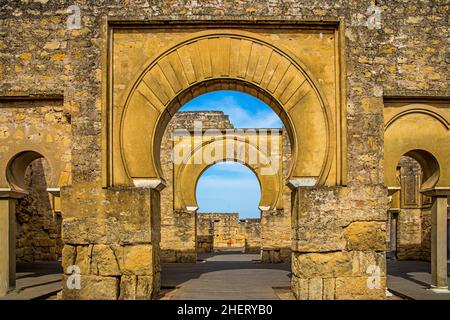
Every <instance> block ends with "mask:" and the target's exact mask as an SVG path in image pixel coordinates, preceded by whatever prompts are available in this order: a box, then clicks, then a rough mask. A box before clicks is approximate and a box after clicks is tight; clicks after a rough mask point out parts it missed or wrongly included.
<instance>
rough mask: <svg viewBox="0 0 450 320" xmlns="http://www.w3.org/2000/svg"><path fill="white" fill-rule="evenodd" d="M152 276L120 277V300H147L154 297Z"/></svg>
mask: <svg viewBox="0 0 450 320" xmlns="http://www.w3.org/2000/svg"><path fill="white" fill-rule="evenodd" d="M154 280H155V279H154V278H153V276H127V275H125V276H122V277H121V279H120V296H119V299H121V300H148V299H151V298H153V297H154V296H155V295H156V292H155V287H157V286H155V284H154Z"/></svg>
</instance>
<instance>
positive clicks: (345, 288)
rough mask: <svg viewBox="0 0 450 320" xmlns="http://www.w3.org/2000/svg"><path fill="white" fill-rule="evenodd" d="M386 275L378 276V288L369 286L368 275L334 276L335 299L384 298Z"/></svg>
mask: <svg viewBox="0 0 450 320" xmlns="http://www.w3.org/2000/svg"><path fill="white" fill-rule="evenodd" d="M385 288H386V277H382V278H380V286H379V288H373V289H371V288H370V285H368V277H367V276H365V277H348V278H347V277H343V278H341V277H338V278H336V292H335V299H339V300H361V299H362V300H372V299H374V300H383V299H386V289H385Z"/></svg>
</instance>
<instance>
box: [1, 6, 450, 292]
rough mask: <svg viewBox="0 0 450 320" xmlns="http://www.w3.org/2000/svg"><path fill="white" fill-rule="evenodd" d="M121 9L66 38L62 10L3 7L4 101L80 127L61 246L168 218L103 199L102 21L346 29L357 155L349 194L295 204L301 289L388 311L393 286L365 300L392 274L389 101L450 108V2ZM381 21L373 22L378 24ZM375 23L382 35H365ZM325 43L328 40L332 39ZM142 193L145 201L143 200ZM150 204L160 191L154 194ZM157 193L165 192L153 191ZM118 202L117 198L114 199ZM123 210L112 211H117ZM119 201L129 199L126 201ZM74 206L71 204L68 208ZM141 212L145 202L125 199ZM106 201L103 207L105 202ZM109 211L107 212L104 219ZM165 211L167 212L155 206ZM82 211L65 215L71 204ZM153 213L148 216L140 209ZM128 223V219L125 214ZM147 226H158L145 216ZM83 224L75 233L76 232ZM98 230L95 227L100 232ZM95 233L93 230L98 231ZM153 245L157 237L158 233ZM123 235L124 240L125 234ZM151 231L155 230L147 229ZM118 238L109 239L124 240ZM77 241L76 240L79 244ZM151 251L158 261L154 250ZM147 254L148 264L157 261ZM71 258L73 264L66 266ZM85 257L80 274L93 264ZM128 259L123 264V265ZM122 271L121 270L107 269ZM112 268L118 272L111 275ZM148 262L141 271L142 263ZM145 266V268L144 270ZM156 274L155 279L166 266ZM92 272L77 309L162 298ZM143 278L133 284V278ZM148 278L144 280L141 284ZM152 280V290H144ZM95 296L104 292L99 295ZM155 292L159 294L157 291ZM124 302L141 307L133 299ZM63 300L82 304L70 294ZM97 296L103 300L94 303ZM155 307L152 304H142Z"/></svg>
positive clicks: (350, 127) (308, 193) (299, 194)
mask: <svg viewBox="0 0 450 320" xmlns="http://www.w3.org/2000/svg"><path fill="white" fill-rule="evenodd" d="M376 4H377V5H378V7H377V8H378V10H374V2H373V1H368V0H367V1H359V0H358V1H356V0H350V1H347V0H346V1H344V0H339V1H334V0H333V1H332V0H320V1H312V0H308V1H301V2H299V1H279V0H275V1H270V2H267V1H261V0H256V1H252V2H251V3H250V2H247V1H239V2H236V1H230V2H226V1H225V2H224V1H217V0H207V1H202V2H195V1H192V2H189V1H179V2H173V1H167V2H166V1H160V2H152V3H151V4H149V3H148V2H147V1H136V2H130V1H124V0H119V1H116V2H114V3H109V2H99V1H93V0H85V1H80V2H78V6H79V8H80V14H81V16H80V18H81V19H80V21H81V25H80V27H79V28H68V27H67V21H68V18H69V17H70V14H72V13H73V11H72V13H70V12H69V13H68V7H69V5H72V3H67V2H66V1H63V0H55V1H13V0H7V1H3V2H2V5H3V7H2V10H1V11H0V34H1V35H2V38H1V40H0V70H1V72H0V91H1V94H2V95H5V94H12V93H24V92H25V93H36V92H45V93H47V92H58V93H60V94H63V95H64V101H65V103H64V109H65V110H66V111H67V112H69V113H70V114H71V116H72V119H73V121H72V134H73V143H72V144H71V147H72V168H73V170H72V181H73V183H72V186H71V187H67V188H64V190H63V195H64V197H63V198H62V201H63V204H62V205H63V219H64V221H66V219H68V221H69V222H67V223H66V222H63V237H64V238H65V239H64V240H65V243H66V247H67V248H68V249H65V251H67V252H74V251H77V250H75V248H77V247H80V250H82V248H84V246H88V247H89V246H92V248H93V249H94V250H95V246H100V247H99V248H100V249H101V246H104V245H108V246H110V245H117V246H123V244H121V236H119V235H121V231H118V233H112V234H111V235H110V236H108V237H107V236H106V235H105V233H104V231H105V230H111V229H109V228H111V227H112V230H115V231H117V228H119V226H118V225H117V222H121V223H122V224H121V225H129V224H130V223H131V224H132V225H133V226H134V228H131V227H130V228H126V229H125V230H123V229H122V231H126V233H128V232H131V231H134V232H137V234H140V233H141V228H142V226H143V225H145V226H146V227H149V225H148V224H145V223H142V221H138V222H139V223H138V224H136V216H138V217H139V216H142V213H143V212H145V213H146V214H147V215H150V216H152V217H153V216H159V209H158V207H159V206H156V205H155V206H154V207H153V208H150V207H147V208H145V210H143V211H142V212H128V211H129V210H130V208H129V205H128V206H127V207H125V208H124V205H123V203H122V201H124V200H120V199H122V197H118V196H117V195H118V194H122V192H124V193H125V194H127V192H134V191H129V190H125V191H122V190H114V189H112V190H105V189H103V188H102V153H101V150H102V139H101V126H102V102H103V99H104V97H105V95H104V94H103V93H102V84H104V78H103V77H102V74H103V72H105V71H106V70H105V69H106V68H107V66H106V65H102V61H103V56H102V44H103V42H104V38H103V32H102V30H103V26H104V17H106V16H108V17H109V18H116V19H127V20H136V21H144V20H155V19H162V20H184V19H187V20H199V19H203V20H207V21H218V20H219V21H223V20H227V19H230V20H238V19H242V20H246V21H248V22H254V21H258V19H265V20H267V19H268V20H292V21H296V22H298V21H302V20H305V21H311V20H316V21H327V20H338V19H342V20H343V22H344V23H345V30H344V33H345V44H344V46H345V48H344V50H345V56H346V69H345V70H344V72H345V74H343V75H342V76H343V77H344V78H345V80H344V82H345V83H346V89H345V95H346V98H347V101H346V104H347V114H346V121H344V122H345V124H346V126H345V128H343V129H344V130H346V135H347V137H348V145H347V150H346V154H345V155H344V158H345V159H346V160H347V164H348V166H347V167H348V173H347V179H348V183H347V185H345V186H341V187H335V188H332V187H330V188H327V187H317V188H312V189H311V188H307V187H305V188H297V189H296V190H294V199H293V204H294V205H293V208H292V212H293V219H294V224H293V247H294V254H293V261H292V262H293V280H292V285H293V289H294V293H295V295H296V297H297V298H298V299H352V298H359V299H368V298H376V299H384V298H385V283H384V282H382V284H381V286H380V287H379V288H378V289H368V288H367V279H368V277H369V275H368V274H367V273H366V271H367V267H368V266H369V265H375V266H377V267H380V268H381V276H382V277H381V278H382V280H383V279H384V277H385V275H386V273H385V254H384V249H385V248H384V244H385V240H386V239H385V238H386V237H385V234H384V230H385V221H386V211H387V209H388V208H387V192H386V188H385V186H384V185H383V94H397V95H416V96H423V95H440V96H449V95H450V88H449V83H448V81H446V77H447V75H448V74H449V67H448V59H446V54H447V53H446V50H447V47H448V37H447V35H448V19H447V13H448V11H449V5H448V3H447V2H446V1H433V2H411V1H400V0H397V1H377V2H376ZM377 12H378V13H379V16H380V19H379V21H377V19H376V18H375V19H373V17H374V15H375V14H376V13H377ZM371 19H372V20H375V21H376V22H378V23H376V24H375V25H373V24H370V23H368V21H370V20H371ZM324 38H325V37H324ZM136 192H137V191H136ZM148 192H149V193H151V191H148ZM154 192H157V191H154ZM116 193H117V194H116ZM109 198H113V199H115V200H114V201H112V202H113V204H114V205H115V206H110V205H109V204H108V201H110V200H111V199H109ZM119 198H120V199H119ZM68 199H71V200H68ZM126 200H128V201H130V203H133V204H134V205H136V206H139V201H138V200H142V201H143V199H142V198H141V196H140V195H139V196H137V195H136V196H132V197H131V198H130V197H126ZM102 201H103V202H102ZM105 201H106V208H105ZM154 201H156V202H157V201H159V200H154ZM68 202H69V203H73V205H68V204H67V203H68ZM142 209H144V208H142ZM127 213H129V214H127ZM147 220H150V218H149V217H148V216H147ZM75 222H76V223H75ZM94 222H95V223H94ZM94 226H95V227H94ZM153 227H154V230H155V233H156V230H158V226H157V225H153ZM119 229H120V228H119ZM146 230H150V229H146ZM116 234H117V236H114V237H113V236H112V235H116ZM75 235H76V236H75ZM153 241H154V242H152V239H150V238H148V239H145V241H142V239H133V238H132V236H130V235H128V242H127V243H128V245H129V246H135V247H137V248H142V247H141V246H142V245H138V243H147V244H148V246H149V250H153V251H152V252H154V255H155V256H158V241H157V240H156V239H153ZM150 248H152V249H150ZM149 250H148V252H149ZM63 256H64V254H63ZM82 257H83V256H82V255H80V263H83V264H84V263H88V262H90V260H89V259H90V258H88V257H89V256H88V257H85V258H83V259H81V258H82ZM121 257H123V256H121ZM103 261H104V265H105V266H108V267H109V266H113V265H114V263H113V261H114V259H111V260H103ZM108 261H109V262H110V264H109V263H108ZM120 261H127V260H126V259H122V258H121V260H120ZM141 261H142V260H141ZM142 264H144V263H142ZM145 265H147V266H149V265H152V267H151V268H152V269H151V270H148V274H150V275H151V276H153V279H157V276H158V267H157V262H155V263H153V264H152V263H151V261H150V259H148V260H146V261H145ZM94 270H96V269H83V274H82V275H83V279H86V281H87V283H88V285H85V284H86V283H83V289H82V290H80V291H77V293H76V297H77V298H107V299H117V298H118V297H119V295H118V290H117V288H118V286H117V285H118V283H119V282H120V284H121V287H123V288H124V289H125V288H140V289H141V288H144V287H145V288H151V289H148V290H147V289H146V290H145V291H146V293H152V292H153V293H154V291H155V290H157V288H158V285H157V281H154V280H151V281H153V282H152V283H151V284H149V286H144V285H142V284H143V282H142V281H140V282H139V276H138V275H136V273H140V272H138V271H139V268H137V266H136V265H134V266H129V267H128V268H127V269H125V270H132V272H129V273H130V274H131V275H128V274H127V273H128V271H127V272H122V271H121V272H120V275H119V276H117V275H111V273H109V272H100V273H99V274H100V275H98V274H96V271H95V272H94ZM133 272H134V273H133ZM140 274H142V273H140ZM144 279H145V278H144ZM94 289H95V290H94ZM152 290H153V291H152ZM120 292H121V293H122V292H123V293H124V295H125V296H127V297H136V296H138V297H139V296H142V295H135V294H133V295H126V294H125V293H126V292H127V291H126V290H121V291H120ZM64 293H65V294H64V295H65V296H74V297H75V295H74V294H73V292H72V291H70V290H67V288H66V289H65V290H64ZM93 293H95V295H94V294H93ZM145 296H146V297H148V296H150V295H145Z"/></svg>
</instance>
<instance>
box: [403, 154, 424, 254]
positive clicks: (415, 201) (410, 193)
mask: <svg viewBox="0 0 450 320" xmlns="http://www.w3.org/2000/svg"><path fill="white" fill-rule="evenodd" d="M398 166H399V167H400V179H401V192H400V211H399V213H398V222H397V244H396V245H397V252H396V256H397V258H398V259H399V260H425V261H430V259H431V251H430V246H431V238H430V237H431V208H430V205H431V203H430V198H429V197H426V196H423V195H422V194H421V193H420V186H421V179H422V175H423V173H422V169H421V167H420V164H419V163H418V162H417V161H415V160H414V159H412V158H410V157H402V158H401V159H400V161H399V163H398Z"/></svg>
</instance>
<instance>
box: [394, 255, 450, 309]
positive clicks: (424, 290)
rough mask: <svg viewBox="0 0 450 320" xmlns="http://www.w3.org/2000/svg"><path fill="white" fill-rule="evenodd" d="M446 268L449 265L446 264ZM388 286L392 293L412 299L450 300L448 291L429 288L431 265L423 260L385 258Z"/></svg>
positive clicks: (449, 266)
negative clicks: (435, 290) (437, 291)
mask: <svg viewBox="0 0 450 320" xmlns="http://www.w3.org/2000/svg"><path fill="white" fill-rule="evenodd" d="M447 266H448V270H450V265H449V264H447ZM387 268H388V279H387V282H388V288H389V291H391V292H392V293H394V294H396V295H398V296H401V297H403V298H406V299H413V300H450V293H435V292H433V291H431V290H429V289H428V288H429V286H430V283H431V274H430V271H431V265H430V263H429V262H424V261H397V260H387Z"/></svg>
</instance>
